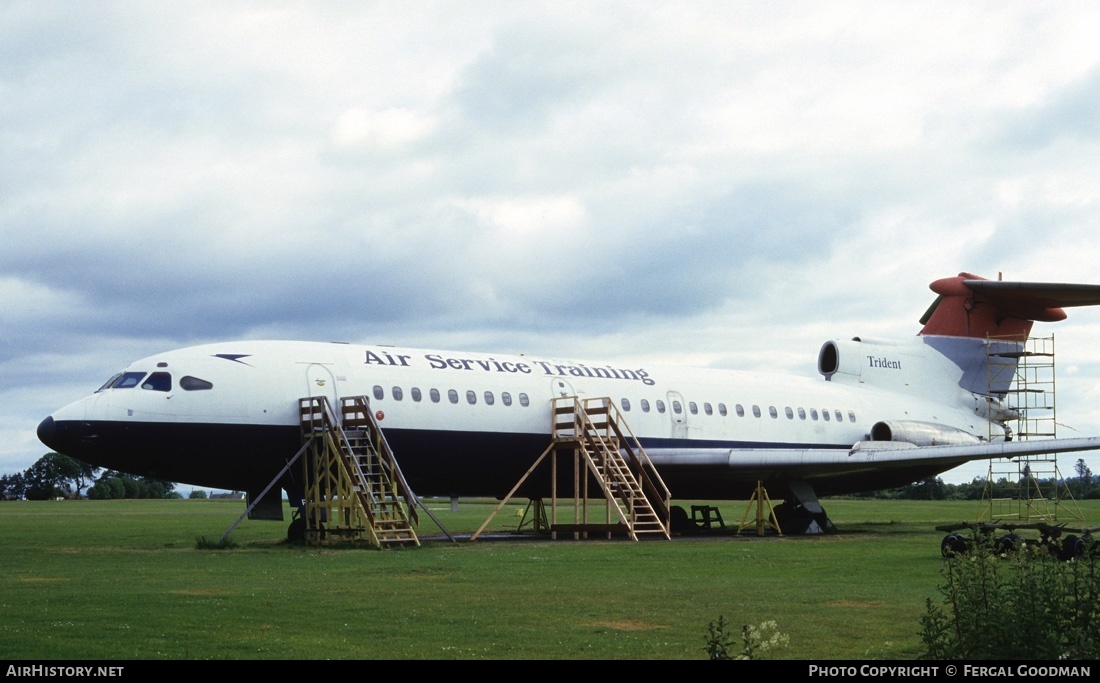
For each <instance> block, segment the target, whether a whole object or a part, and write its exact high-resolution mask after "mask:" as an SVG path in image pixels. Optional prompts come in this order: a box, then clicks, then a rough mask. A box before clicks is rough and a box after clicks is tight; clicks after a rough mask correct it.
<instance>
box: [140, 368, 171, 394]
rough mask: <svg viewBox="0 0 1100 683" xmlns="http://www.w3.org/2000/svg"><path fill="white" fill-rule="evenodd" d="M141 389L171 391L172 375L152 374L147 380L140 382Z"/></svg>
mask: <svg viewBox="0 0 1100 683" xmlns="http://www.w3.org/2000/svg"><path fill="white" fill-rule="evenodd" d="M141 388H142V389H151V390H152V391H171V390H172V375H169V374H168V373H167V372H154V373H153V374H151V375H149V379H147V380H145V381H144V382H142V384H141Z"/></svg>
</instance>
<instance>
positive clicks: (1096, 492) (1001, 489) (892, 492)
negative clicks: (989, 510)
mask: <svg viewBox="0 0 1100 683" xmlns="http://www.w3.org/2000/svg"><path fill="white" fill-rule="evenodd" d="M1074 472H1075V473H1076V475H1077V476H1074V477H1067V478H1062V479H1054V478H1046V479H1039V478H1037V477H1035V476H1033V475H1032V474H1031V473H1030V472H1029V471H1028V468H1027V467H1026V466H1025V467H1024V470H1023V472H1021V474H1020V478H1019V479H1018V480H1012V479H1009V478H1004V477H1002V478H1000V479H997V480H996V481H995V482H993V484H992V486H991V485H990V483H989V480H988V479H986V478H984V477H975V478H974V479H973V480H972V481H970V482H969V483H964V484H948V483H945V482H944V481H943V479H941V478H940V477H929V478H927V479H923V480H921V481H916V482H913V483H912V484H909V485H908V486H901V487H898V488H894V489H883V490H881V491H870V492H867V493H858V494H854V495H851V496H847V497H849V498H877V499H890V498H897V499H901V500H982V498H984V497H985V496H986V495H987V494H988V493H989V492H990V490H991V489H992V493H993V497H994V498H1014V497H1018V496H1017V495H1016V494H1018V493H1019V492H1020V490H1021V489H1022V488H1024V487H1025V486H1026V487H1029V488H1030V489H1031V490H1032V491H1035V490H1039V491H1042V492H1050V491H1054V490H1055V489H1057V491H1058V493H1059V494H1060V495H1062V496H1064V495H1065V494H1066V493H1068V494H1069V495H1070V496H1071V497H1073V498H1074V499H1075V500H1086V499H1090V498H1100V478H1098V477H1096V476H1094V475H1093V473H1092V471H1091V470H1090V469H1089V467H1088V465H1086V464H1085V461H1084V460H1083V459H1078V460H1077V463H1076V464H1075V465H1074Z"/></svg>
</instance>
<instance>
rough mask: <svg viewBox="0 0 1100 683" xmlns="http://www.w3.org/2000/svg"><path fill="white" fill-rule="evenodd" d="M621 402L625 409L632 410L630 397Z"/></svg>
mask: <svg viewBox="0 0 1100 683" xmlns="http://www.w3.org/2000/svg"><path fill="white" fill-rule="evenodd" d="M620 403H621V404H622V406H623V410H624V411H628V410H630V399H629V398H624V399H623V400H622V401H620Z"/></svg>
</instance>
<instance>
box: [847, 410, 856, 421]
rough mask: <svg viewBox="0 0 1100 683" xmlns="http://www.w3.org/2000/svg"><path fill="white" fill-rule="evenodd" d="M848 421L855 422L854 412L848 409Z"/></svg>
mask: <svg viewBox="0 0 1100 683" xmlns="http://www.w3.org/2000/svg"><path fill="white" fill-rule="evenodd" d="M848 422H851V423H852V424H855V422H856V414H855V413H853V412H852V411H850V410H849V411H848Z"/></svg>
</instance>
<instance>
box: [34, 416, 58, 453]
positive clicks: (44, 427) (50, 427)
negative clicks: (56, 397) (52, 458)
mask: <svg viewBox="0 0 1100 683" xmlns="http://www.w3.org/2000/svg"><path fill="white" fill-rule="evenodd" d="M56 438H57V425H56V424H54V421H53V415H50V416H49V417H47V418H46V419H45V420H42V422H40V423H39V425H38V440H39V441H41V442H42V443H44V444H46V445H47V446H49V447H50V448H52V449H53V450H55V451H56V450H57V449H56V448H54V440H55V439H56Z"/></svg>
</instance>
